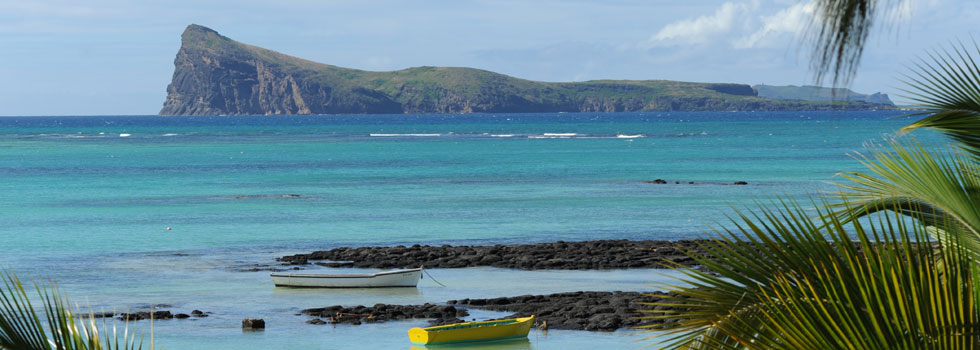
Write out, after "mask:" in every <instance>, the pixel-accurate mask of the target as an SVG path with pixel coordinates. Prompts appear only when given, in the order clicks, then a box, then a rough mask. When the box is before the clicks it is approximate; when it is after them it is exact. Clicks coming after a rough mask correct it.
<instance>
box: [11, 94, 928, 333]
mask: <svg viewBox="0 0 980 350" xmlns="http://www.w3.org/2000/svg"><path fill="white" fill-rule="evenodd" d="M899 114H901V113H900V112H895V111H887V112H886V111H879V112H779V113H771V112H739V113H613V114H595V113H568V114H565V113H561V114H502V115H383V116H363V115H356V116H349V115H342V116H332V115H331V116H274V117H268V116H267V117H217V116H215V117H157V116H113V117H100V116H86V117H3V118H0V196H2V198H3V200H2V201H0V237H2V238H0V251H2V252H3V254H0V268H4V269H10V270H13V271H16V272H17V273H18V274H19V275H20V276H22V277H25V278H28V279H30V278H35V279H52V280H55V281H57V282H58V284H59V286H60V288H61V290H62V291H63V292H65V293H66V294H68V295H69V296H71V297H72V298H73V300H74V301H76V302H79V303H80V304H82V305H84V306H85V307H92V308H95V309H97V310H107V311H108V310H117V311H125V310H137V309H140V308H145V307H146V305H152V304H168V305H171V306H170V307H167V308H166V309H169V310H172V311H175V312H189V311H191V310H193V309H200V310H204V311H210V312H212V316H211V317H208V318H202V319H190V320H166V321H159V322H155V323H154V326H153V330H154V332H153V333H154V341H155V345H156V346H157V347H158V348H159V347H162V348H166V349H195V348H199V349H240V348H256V349H276V348H283V349H293V348H296V349H299V348H303V349H311V348H312V349H347V348H364V349H373V348H377V349H387V348H408V347H409V346H410V344H409V343H408V340H407V336H406V335H405V332H406V331H407V329H408V328H410V327H414V326H420V325H424V324H425V323H424V321H412V322H393V323H386V324H382V325H363V326H336V327H334V326H316V325H307V324H305V323H304V322H305V321H306V320H308V319H309V318H307V317H304V316H297V315H296V313H297V312H298V310H301V309H304V308H311V307H321V306H327V305H334V304H344V305H355V304H362V305H373V304H375V303H403V304H409V303H423V302H436V303H438V302H445V301H446V300H449V299H458V298H467V297H497V296H511V295H520V294H527V293H552V292H560V291H573V290H636V291H645V290H651V288H653V287H651V284H652V283H655V282H656V281H669V280H672V278H673V277H672V276H673V275H672V274H670V273H663V272H661V271H653V270H646V269H640V270H614V271H514V270H507V269H492V268H470V269H435V270H431V271H430V272H431V273H432V275H433V276H434V277H436V278H437V279H438V280H439V281H440V282H442V283H444V284H446V285H447V286H448V287H445V288H443V287H439V286H438V285H436V284H434V283H432V282H431V281H428V280H427V279H424V280H423V281H422V283H421V284H420V288H418V289H417V290H409V291H406V290H397V291H384V290H379V291H332V290H291V289H283V288H274V287H273V286H272V284H271V282H270V281H269V279H268V272H251V271H248V270H249V269H250V268H252V267H256V266H267V265H269V264H274V263H275V262H274V258H275V257H277V256H282V255H287V254H295V253H301V252H309V251H312V250H317V249H327V248H333V247H340V246H361V245H397V244H406V245H408V244H416V243H420V244H497V243H502V244H512V243H531V242H546V241H554V240H589V239H621V238H628V239H686V238H697V237H700V236H702V235H703V234H704V232H706V231H707V230H708V228H709V227H711V226H717V225H724V224H725V223H726V220H727V219H726V214H731V209H730V208H731V207H732V206H734V207H744V206H752V205H754V202H755V201H759V200H765V199H766V198H768V197H770V196H772V195H784V196H789V197H794V198H798V199H802V200H804V201H806V200H807V199H806V198H807V193H813V192H815V191H820V190H829V189H832V187H831V185H829V184H827V182H828V181H835V177H834V175H835V174H836V173H837V172H840V171H846V170H860V169H861V165H860V164H859V163H858V162H857V161H855V160H853V159H852V158H851V157H850V156H848V154H849V153H853V152H855V151H860V150H862V144H863V143H866V142H872V141H880V140H881V139H882V137H883V135H888V134H891V133H892V132H894V131H895V130H897V129H899V128H901V127H902V126H904V125H906V124H908V123H909V121H910V119H908V118H907V117H896V116H897V115H899ZM919 134H920V138H923V139H926V140H930V139H936V138H937V137H936V135H933V134H930V133H919ZM654 179H664V180H667V181H669V182H670V184H667V185H655V184H648V183H646V181H649V180H654ZM837 180H839V179H837ZM674 181H678V182H681V183H682V184H676V185H675V184H673V182H674ZM691 181H693V182H694V184H687V183H688V182H691ZM735 181H746V182H748V183H749V184H748V185H744V186H734V185H731V183H733V182H735ZM168 228H169V229H168ZM493 316H499V314H495V313H489V312H484V313H480V312H477V313H474V317H477V318H483V317H493ZM243 317H263V318H265V319H266V320H267V321H268V324H269V328H268V329H267V330H266V331H263V332H246V333H243V332H242V331H241V330H240V320H241V318H243ZM133 325H136V326H138V327H143V328H148V327H149V323H148V322H137V323H134V324H133ZM641 338H643V335H639V334H637V332H635V331H619V332H613V333H590V332H576V331H551V332H548V333H547V334H544V333H538V332H535V333H532V335H531V337H530V338H529V340H528V341H527V342H517V343H506V344H495V345H492V346H491V347H489V348H495V349H496V348H501V349H572V348H595V347H605V348H635V347H639V346H642V345H644V344H649V341H648V342H639V343H637V341H638V340H639V339H641Z"/></svg>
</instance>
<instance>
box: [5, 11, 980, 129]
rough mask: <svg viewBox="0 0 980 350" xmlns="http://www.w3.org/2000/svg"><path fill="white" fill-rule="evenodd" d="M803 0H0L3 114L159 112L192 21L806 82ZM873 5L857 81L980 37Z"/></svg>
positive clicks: (472, 52) (644, 73)
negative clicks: (877, 15)
mask: <svg viewBox="0 0 980 350" xmlns="http://www.w3.org/2000/svg"><path fill="white" fill-rule="evenodd" d="M810 1H811V0H727V1H726V0H595V1H585V0H569V1H557V0H535V1H528V0H501V1H468V0H456V1H424V0H416V1H365V0H359V1H331V0H278V1H257V0H167V1H132V0H86V1H77V0H71V1H68V0H0V115H7V116H10V115H146V114H156V113H157V112H159V110H160V108H161V107H162V106H163V101H164V99H165V97H166V87H167V84H169V83H170V79H171V77H172V75H173V67H174V66H173V59H174V56H175V55H176V53H177V50H178V49H179V47H180V34H181V32H183V30H184V28H185V27H186V26H187V25H188V24H191V23H194V24H200V25H203V26H206V27H209V28H212V29H214V30H217V31H218V32H219V33H221V34H222V35H225V36H227V37H230V38H232V39H234V40H237V41H240V42H244V43H248V44H252V45H257V46H261V47H265V48H268V49H271V50H276V51H279V52H282V53H285V54H289V55H293V56H298V57H302V58H305V59H309V60H313V61H318V62H322V63H327V64H332V65H337V66H342V67H349V68H357V69H365V70H378V71H388V70H398V69H403V68H408V67H416V66H457V67H473V68H480V69H486V70H490V71H494V72H498V73H503V74H507V75H511V76H515V77H518V78H524V79H531V80H539V81H583V80H591V79H636V80H642V79H668V80H681V81H697V82H732V83H745V84H753V85H754V84H762V83H765V84H769V85H804V84H812V83H813V79H812V78H813V74H812V72H811V71H810V70H809V58H808V54H809V52H810V50H811V47H810V45H808V44H807V43H806V42H805V41H803V39H802V36H801V34H802V33H804V32H805V30H806V28H807V25H808V23H810V22H809V18H810V16H811V14H812V13H813V6H812V4H811V3H810ZM882 3H883V4H884V5H885V6H886V9H885V11H883V12H882V13H883V18H882V20H881V21H879V22H878V24H877V25H876V26H875V30H874V32H873V33H872V37H871V39H870V43H869V45H868V46H867V48H866V52H865V56H864V60H863V61H862V65H861V68H860V69H859V71H858V75H857V77H856V79H855V81H854V82H853V85H852V86H851V88H852V89H854V90H855V91H858V92H862V93H872V92H878V91H880V92H884V93H888V94H889V95H891V96H892V99H893V100H896V101H897V102H900V101H902V99H901V98H900V97H899V96H898V95H901V92H900V89H901V87H902V84H901V83H900V81H899V78H901V74H903V73H907V72H909V69H908V66H909V65H911V64H914V63H915V62H916V60H917V59H918V58H920V57H923V56H924V55H926V54H927V53H928V52H929V50H936V49H942V48H944V47H948V45H949V44H950V43H952V42H956V41H966V42H970V41H971V40H973V39H974V38H978V35H977V34H978V31H977V29H978V26H976V24H975V23H976V19H977V18H980V1H975V0H882Z"/></svg>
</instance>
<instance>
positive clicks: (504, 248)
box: [278, 239, 699, 270]
mask: <svg viewBox="0 0 980 350" xmlns="http://www.w3.org/2000/svg"><path fill="white" fill-rule="evenodd" d="M698 243H699V242H698V241H691V240H687V241H630V240H625V239H624V240H601V241H582V242H564V241H558V242H554V243H537V244H514V245H492V246H469V245H461V246H451V245H443V246H430V245H418V244H416V245H413V246H410V247H406V246H395V247H358V248H336V249H331V250H322V251H316V252H313V253H310V254H296V255H290V256H284V257H281V258H279V259H278V260H279V261H280V262H283V263H286V264H290V265H306V264H310V263H311V262H313V263H315V264H317V265H322V266H327V267H359V268H395V267H419V266H425V267H427V268H460V267H472V266H493V267H501V268H517V269H525V270H583V269H626V268H656V267H664V266H665V265H671V264H680V265H685V266H693V265H695V264H696V262H695V261H694V259H692V258H690V257H688V256H687V255H686V254H685V253H686V252H689V251H698ZM317 260H327V261H325V262H317Z"/></svg>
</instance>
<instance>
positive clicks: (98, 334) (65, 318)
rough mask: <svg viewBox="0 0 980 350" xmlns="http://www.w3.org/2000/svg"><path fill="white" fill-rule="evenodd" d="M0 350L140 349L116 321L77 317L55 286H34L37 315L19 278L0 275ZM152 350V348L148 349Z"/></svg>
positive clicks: (130, 335)
mask: <svg viewBox="0 0 980 350" xmlns="http://www.w3.org/2000/svg"><path fill="white" fill-rule="evenodd" d="M0 279H2V280H3V285H2V286H0V349H18V350H20V349H23V350H51V349H57V350H113V349H142V348H143V345H142V337H140V338H139V340H137V337H136V335H135V334H130V329H129V326H128V325H127V326H126V327H125V328H124V329H123V330H122V332H118V331H117V329H116V325H115V320H113V324H112V326H111V327H109V325H108V324H107V322H106V320H105V319H103V320H102V324H101V326H100V325H99V324H98V322H96V319H95V317H94V315H93V314H92V313H91V312H90V313H89V317H88V318H87V319H83V318H79V317H78V315H81V314H80V313H79V312H77V310H78V308H77V307H73V306H71V303H70V302H69V300H68V299H67V298H65V297H64V296H61V295H60V293H59V292H58V289H57V287H56V286H55V285H53V284H51V285H40V284H35V285H34V287H35V289H36V290H37V293H38V297H39V298H40V300H41V302H42V305H43V311H41V312H38V311H37V310H36V309H35V308H34V305H33V304H32V303H31V300H30V298H29V297H28V294H27V291H26V290H25V289H24V285H23V284H22V283H21V281H20V279H19V278H17V276H16V275H14V274H12V273H9V274H7V273H2V272H0ZM151 349H152V346H151Z"/></svg>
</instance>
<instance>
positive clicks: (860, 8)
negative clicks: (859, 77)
mask: <svg viewBox="0 0 980 350" xmlns="http://www.w3.org/2000/svg"><path fill="white" fill-rule="evenodd" d="M814 4H815V5H816V16H815V22H814V23H813V26H812V27H811V28H810V30H809V32H810V33H809V34H810V36H811V39H812V40H813V41H814V44H815V47H814V51H813V55H812V59H811V66H812V70H813V71H814V72H815V73H816V79H815V80H816V82H817V83H818V85H819V83H820V82H822V81H823V79H824V75H826V74H828V73H829V74H831V75H832V77H833V78H832V83H833V85H834V86H840V85H847V84H848V83H849V82H850V81H851V79H852V78H853V76H854V73H855V72H856V71H857V67H858V65H859V63H860V61H861V54H862V53H863V52H864V44H865V42H867V39H868V34H870V32H871V26H872V24H873V22H874V19H875V14H876V12H877V9H878V7H877V4H878V1H876V0H819V1H815V2H814Z"/></svg>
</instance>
